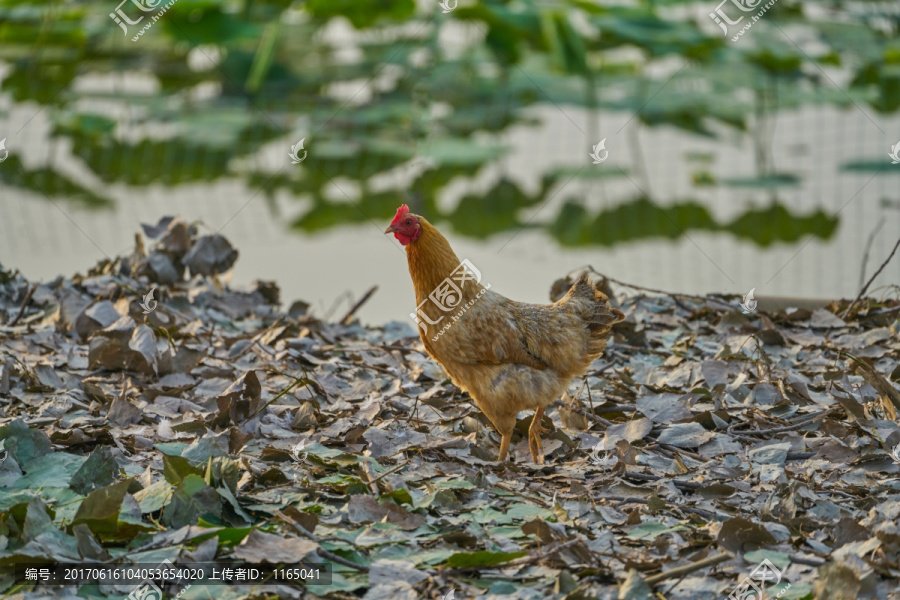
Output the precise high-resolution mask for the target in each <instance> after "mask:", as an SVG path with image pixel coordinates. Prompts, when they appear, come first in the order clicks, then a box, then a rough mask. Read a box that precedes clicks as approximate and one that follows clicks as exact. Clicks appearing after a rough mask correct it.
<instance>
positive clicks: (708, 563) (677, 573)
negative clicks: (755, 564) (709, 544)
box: [644, 552, 734, 585]
mask: <svg viewBox="0 0 900 600" xmlns="http://www.w3.org/2000/svg"><path fill="white" fill-rule="evenodd" d="M731 558H734V557H733V556H732V555H731V554H729V553H727V552H723V553H722V554H716V555H715V556H710V557H709V558H704V559H703V560H698V561H697V562H692V563H688V564H686V565H684V566H681V567H675V568H674V569H669V570H668V571H666V572H665V573H660V574H659V575H654V576H652V577H648V578H646V579H645V580H644V581H646V582H647V585H656V584H657V583H661V582H663V581H665V580H666V579H672V578H673V577H681V576H682V575H687V574H688V573H693V572H694V571H699V570H700V569H705V568H706V567H713V566H715V565H717V564H719V563H721V562H725V561H726V560H729V559H731Z"/></svg>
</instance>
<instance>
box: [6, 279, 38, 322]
mask: <svg viewBox="0 0 900 600" xmlns="http://www.w3.org/2000/svg"><path fill="white" fill-rule="evenodd" d="M37 286H38V284H36V283H32V284H31V287H29V288H28V291H27V292H25V299H24V300H22V306H20V307H19V312H18V313H16V316H15V317H14V318H13V320H12V321H10V322H9V325H8V327H13V326H15V324H16V323H18V322H19V319H21V318H22V315H23V314H25V307H26V306H28V301H29V300H31V296H32V295H34V290H36V289H37Z"/></svg>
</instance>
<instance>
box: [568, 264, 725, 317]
mask: <svg viewBox="0 0 900 600" xmlns="http://www.w3.org/2000/svg"><path fill="white" fill-rule="evenodd" d="M583 269H588V270H589V271H590V272H591V273H594V274H595V275H599V276H600V277H603V278H605V279H607V280H608V281H611V282H612V283H615V284H616V285H621V286H624V287H627V288H631V289H633V290H640V291H642V292H650V293H651V294H662V295H663V296H669V297H670V298H672V299H673V300H676V299H677V298H690V299H692V300H700V301H702V302H703V303H706V302H713V303H716V304H719V305H720V306H721V307H722V308H726V309H729V310H731V309H732V308H733V307H732V306H731V305H730V304H726V303H725V302H722V301H721V300H715V299H713V298H710V297H708V296H697V295H696V294H681V293H677V292H667V291H666V290H658V289H655V288H649V287H645V286H642V285H635V284H633V283H626V282H624V281H619V280H618V279H613V278H612V277H610V276H608V275H604V274H603V273H600V272H599V271H597V270H596V269H594V267H592V266H591V265H587V266H585V267H581V268H580V269H576V270H575V271H571V272H570V273H569V274H570V275H571V274H572V273H575V272H576V271H581V270H583ZM676 302H677V300H676ZM678 305H679V306H681V307H682V308H685V309H688V307H686V306H684V305H682V304H681V303H678ZM688 310H689V309H688Z"/></svg>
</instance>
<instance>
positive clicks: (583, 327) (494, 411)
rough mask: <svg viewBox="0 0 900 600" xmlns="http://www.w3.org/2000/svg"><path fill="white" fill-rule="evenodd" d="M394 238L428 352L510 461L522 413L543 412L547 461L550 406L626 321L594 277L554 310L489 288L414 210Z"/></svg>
mask: <svg viewBox="0 0 900 600" xmlns="http://www.w3.org/2000/svg"><path fill="white" fill-rule="evenodd" d="M385 233H393V234H394V236H395V237H396V238H397V239H398V240H399V241H400V243H401V244H403V245H404V246H406V258H407V261H408V263H409V274H410V276H411V277H412V280H413V287H414V288H415V292H416V305H417V309H416V313H413V317H414V318H415V319H416V320H417V322H418V325H419V328H420V331H419V334H420V336H421V338H422V341H423V342H424V343H425V349H426V350H427V351H428V353H429V354H430V355H431V357H432V358H434V359H435V360H436V361H437V362H438V363H440V364H441V366H443V367H444V369H445V370H446V371H447V373H448V374H449V375H450V379H451V380H452V381H453V383H455V384H456V385H458V386H459V387H460V388H462V389H463V390H464V391H466V392H468V393H469V395H470V396H471V397H472V398H473V399H474V401H475V405H476V406H477V407H478V408H479V409H480V410H481V411H482V412H484V414H485V415H486V416H487V417H488V419H490V421H491V423H493V424H494V426H495V427H496V428H497V430H498V431H499V432H500V435H501V436H502V440H501V442H500V455H499V457H498V460H500V461H503V460H505V459H506V455H507V452H508V450H509V443H510V440H511V439H512V433H513V428H514V427H515V425H516V414H517V413H518V412H519V411H523V410H534V411H535V413H534V419H533V420H532V423H531V427H530V428H529V430H528V446H529V448H530V450H531V457H532V459H533V460H534V462H535V463H538V464H543V462H544V454H543V448H542V446H541V438H540V434H541V433H542V432H544V431H545V430H544V429H542V428H541V425H540V423H541V419H542V418H543V414H544V408H545V407H546V406H548V405H549V404H551V403H552V402H553V401H554V400H556V399H557V398H559V397H560V396H561V395H562V393H563V392H564V391H565V390H566V388H567V387H568V385H569V383H570V382H571V381H572V379H573V378H575V377H578V376H580V375H583V374H584V372H585V371H586V370H587V368H588V366H590V364H591V362H592V361H593V360H594V359H595V358H597V357H599V356H600V354H601V353H602V352H603V349H604V348H605V347H606V341H607V338H608V337H609V333H610V329H611V328H612V326H613V325H614V324H615V323H618V322H619V321H622V320H623V319H624V318H625V315H624V314H622V312H621V311H619V310H617V309H615V308H613V307H611V306H610V305H609V302H607V298H606V296H605V295H604V294H603V293H602V292H600V291H599V290H597V289H595V287H594V286H593V285H592V284H591V282H590V281H589V279H588V277H587V274H585V275H582V277H581V278H580V279H578V281H576V282H575V284H574V285H573V286H572V287H571V289H569V291H568V293H566V295H565V296H564V297H563V298H561V299H560V300H559V301H557V302H555V303H553V304H529V303H525V302H515V301H513V300H510V299H508V298H506V297H504V296H501V295H500V294H498V293H496V292H494V291H492V290H491V289H490V287H491V286H490V285H483V284H482V283H481V273H480V271H478V269H477V268H476V267H475V266H474V265H472V263H470V262H469V261H468V260H466V261H460V259H459V258H458V257H457V256H456V253H454V252H453V249H452V248H451V247H450V244H449V242H447V239H446V238H445V237H444V236H443V235H441V233H440V232H439V231H438V230H437V229H436V228H435V227H434V226H433V225H431V223H429V222H428V221H427V220H425V219H424V218H423V217H421V216H419V215H414V214H412V213H411V212H409V208H408V207H407V206H406V205H405V204H404V205H403V206H401V207H400V208H399V209H397V214H396V216H395V217H394V220H393V221H392V222H391V224H390V226H389V227H388V228H387V229H385Z"/></svg>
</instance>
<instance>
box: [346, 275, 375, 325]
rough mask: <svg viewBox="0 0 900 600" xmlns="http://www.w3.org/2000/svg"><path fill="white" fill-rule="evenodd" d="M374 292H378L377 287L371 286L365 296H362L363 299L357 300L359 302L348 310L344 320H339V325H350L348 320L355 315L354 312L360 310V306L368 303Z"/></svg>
mask: <svg viewBox="0 0 900 600" xmlns="http://www.w3.org/2000/svg"><path fill="white" fill-rule="evenodd" d="M376 291H378V286H377V285H373V286H372V289H370V290H369V291H368V292H366V293H365V294H363V297H362V298H360V299H359V302H357V303H356V304H354V305H353V306H352V307H351V308H350V310H348V311H347V314H346V315H344V318H343V319H341V320H340V324H341V325H349V324H350V319H352V318H353V315H355V314H356V311H358V310H359V309H360V308H362V305H363V304H365V303H366V302H368V301H369V298H371V297H372V294H374V293H375V292H376Z"/></svg>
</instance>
